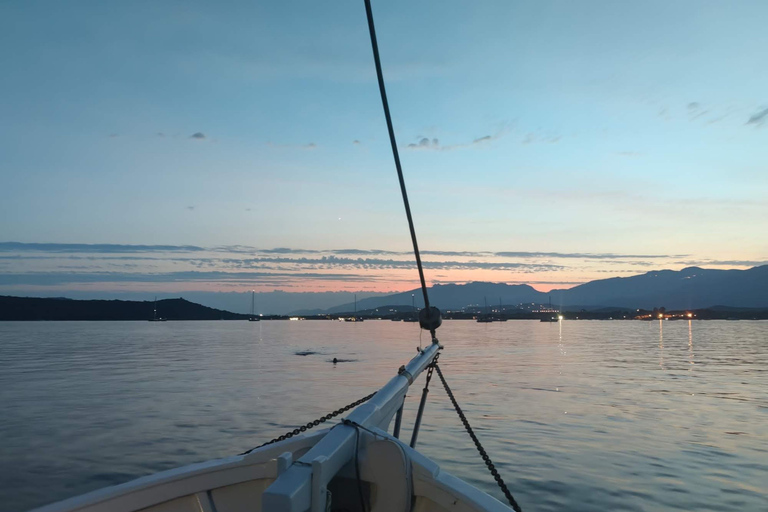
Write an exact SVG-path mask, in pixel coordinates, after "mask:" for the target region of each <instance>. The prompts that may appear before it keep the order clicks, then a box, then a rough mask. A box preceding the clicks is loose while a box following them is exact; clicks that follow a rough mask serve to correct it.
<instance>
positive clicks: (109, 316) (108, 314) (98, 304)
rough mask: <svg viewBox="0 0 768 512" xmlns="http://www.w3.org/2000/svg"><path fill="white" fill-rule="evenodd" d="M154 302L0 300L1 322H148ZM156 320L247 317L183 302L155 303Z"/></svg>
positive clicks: (47, 299)
mask: <svg viewBox="0 0 768 512" xmlns="http://www.w3.org/2000/svg"><path fill="white" fill-rule="evenodd" d="M154 304H155V303H154V301H143V302H139V301H128V300H70V299H62V298H55V299H50V298H31V297H8V296H0V321H2V320H145V321H146V320H149V319H151V318H152V312H153V309H154ZM157 316H158V317H162V318H166V319H168V320H244V319H247V318H248V315H240V314H237V313H230V312H229V311H223V310H220V309H213V308H209V307H206V306H201V305H200V304H195V303H194V302H189V301H187V300H184V299H181V298H179V299H164V300H159V301H157Z"/></svg>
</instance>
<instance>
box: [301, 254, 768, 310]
mask: <svg viewBox="0 0 768 512" xmlns="http://www.w3.org/2000/svg"><path fill="white" fill-rule="evenodd" d="M412 295H413V299H415V303H416V305H417V306H418V307H423V306H424V300H423V296H422V293H421V290H420V289H415V290H410V291H407V292H402V293H395V294H391V295H385V296H378V297H370V298H366V299H362V300H359V301H358V302H357V309H358V310H364V309H375V308H380V307H383V306H390V305H410V304H411V300H412ZM429 297H430V302H431V304H433V305H435V306H437V307H438V308H440V309H444V310H458V309H462V308H464V307H467V306H472V305H475V306H484V305H485V301H486V300H487V301H488V304H489V305H496V304H499V301H501V302H502V303H503V304H505V305H513V304H521V303H526V302H533V303H536V304H547V303H549V302H550V301H551V303H552V305H554V306H557V307H559V308H562V309H582V308H583V309H597V308H603V307H621V308H632V309H635V308H640V309H653V308H654V307H665V308H667V309H701V308H709V307H712V306H732V307H746V308H749V307H752V308H760V307H768V265H763V266H759V267H753V268H750V269H748V270H717V269H703V268H699V267H688V268H684V269H682V270H679V271H675V270H656V271H652V272H647V273H645V274H640V275H636V276H631V277H614V278H609V279H600V280H597V281H590V282H588V283H585V284H582V285H579V286H575V287H573V288H570V289H567V290H552V291H550V292H546V293H545V292H540V291H538V290H536V289H534V288H533V287H531V286H529V285H523V284H518V285H508V284H503V283H484V282H473V283H467V284H436V285H434V286H432V287H431V288H430V290H429ZM353 308H354V303H345V304H341V305H339V306H335V307H332V308H329V309H327V310H324V311H323V312H327V313H339V312H346V311H352V309H353ZM311 312H312V313H318V312H320V311H318V310H313V311H311ZM301 313H309V311H303V312H301Z"/></svg>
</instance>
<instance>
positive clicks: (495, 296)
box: [327, 282, 554, 313]
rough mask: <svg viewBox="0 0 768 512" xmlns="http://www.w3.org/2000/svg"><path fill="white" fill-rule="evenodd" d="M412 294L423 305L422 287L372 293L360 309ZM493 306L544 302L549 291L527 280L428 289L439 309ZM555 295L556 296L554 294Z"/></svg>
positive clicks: (359, 304) (360, 302)
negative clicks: (399, 291) (541, 290)
mask: <svg viewBox="0 0 768 512" xmlns="http://www.w3.org/2000/svg"><path fill="white" fill-rule="evenodd" d="M411 294H413V295H414V297H413V298H414V300H415V304H416V306H417V307H420V308H421V307H424V296H423V295H422V293H421V289H416V290H411V291H408V292H403V293H395V294H392V295H385V296H382V297H371V298H368V299H363V300H358V301H357V309H358V310H363V309H375V308H380V307H384V306H390V305H398V304H401V305H404V306H410V305H411ZM486 298H487V299H488V304H489V305H491V306H493V305H497V304H498V303H499V299H501V302H502V303H503V304H519V303H521V302H536V303H537V304H538V303H542V302H547V301H548V300H549V294H547V293H543V292H540V291H537V290H535V289H533V288H532V287H531V286H529V285H527V284H504V283H481V282H478V283H467V284H436V285H434V286H432V287H430V289H429V300H430V303H432V304H433V305H435V306H437V307H439V308H440V309H445V310H448V309H461V308H463V307H466V306H468V305H472V304H474V305H479V306H484V305H485V300H486ZM553 299H554V296H553ZM353 308H354V303H346V304H342V305H340V306H336V307H334V308H330V309H328V310H327V312H328V313H341V312H346V311H352V309H353Z"/></svg>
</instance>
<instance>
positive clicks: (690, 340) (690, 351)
mask: <svg viewBox="0 0 768 512" xmlns="http://www.w3.org/2000/svg"><path fill="white" fill-rule="evenodd" d="M692 323H693V322H692V321H691V320H688V362H689V363H691V366H690V367H689V368H688V371H691V370H693V365H694V364H696V363H694V362H693V325H692Z"/></svg>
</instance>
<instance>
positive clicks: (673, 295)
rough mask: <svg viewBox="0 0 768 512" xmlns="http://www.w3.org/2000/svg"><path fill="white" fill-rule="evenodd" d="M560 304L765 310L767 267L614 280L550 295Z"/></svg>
mask: <svg viewBox="0 0 768 512" xmlns="http://www.w3.org/2000/svg"><path fill="white" fill-rule="evenodd" d="M552 299H553V301H555V299H557V301H558V302H562V303H563V304H569V305H578V304H602V305H605V306H621V307H629V308H653V307H660V306H664V307H666V308H673V309H699V308H709V307H712V306H715V305H725V306H731V307H740V308H762V307H768V265H763V266H760V267H753V268H750V269H748V270H715V269H703V268H699V267H689V268H684V269H683V270H679V271H674V270H658V271H652V272H647V273H645V274H641V275H637V276H632V277H615V278H612V279H601V280H599V281H592V282H589V283H585V284H582V285H579V286H576V287H574V288H571V289H570V290H562V291H560V290H558V291H553V292H552Z"/></svg>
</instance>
